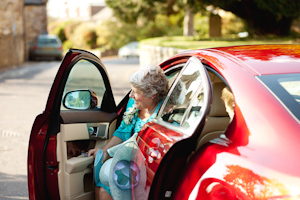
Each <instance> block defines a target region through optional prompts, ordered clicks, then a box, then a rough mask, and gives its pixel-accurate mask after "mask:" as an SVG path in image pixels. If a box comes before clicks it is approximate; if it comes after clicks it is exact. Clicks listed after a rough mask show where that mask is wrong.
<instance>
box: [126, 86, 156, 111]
mask: <svg viewBox="0 0 300 200" xmlns="http://www.w3.org/2000/svg"><path fill="white" fill-rule="evenodd" d="M129 97H130V98H133V100H134V103H135V107H136V108H137V109H139V110H144V109H148V110H150V109H152V108H153V105H154V101H153V99H154V97H149V98H146V97H145V96H144V95H143V93H142V91H140V90H138V89H137V88H135V87H133V86H131V92H130V94H129Z"/></svg>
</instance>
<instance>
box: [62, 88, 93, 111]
mask: <svg viewBox="0 0 300 200" xmlns="http://www.w3.org/2000/svg"><path fill="white" fill-rule="evenodd" d="M97 104H98V98H97V95H96V93H95V92H93V91H91V90H74V91H70V92H68V93H67V94H66V95H65V96H64V99H63V105H64V107H66V108H68V109H75V110H87V109H94V108H95V107H97Z"/></svg>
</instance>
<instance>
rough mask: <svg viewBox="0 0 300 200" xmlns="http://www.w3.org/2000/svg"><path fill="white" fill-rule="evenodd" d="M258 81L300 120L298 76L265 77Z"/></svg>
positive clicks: (279, 75) (299, 78)
mask: <svg viewBox="0 0 300 200" xmlns="http://www.w3.org/2000/svg"><path fill="white" fill-rule="evenodd" d="M259 79H260V80H261V81H262V82H264V83H265V84H266V85H267V87H269V89H270V90H272V92H273V93H274V94H275V95H276V96H277V97H278V98H279V99H280V100H281V101H282V103H283V104H284V105H285V106H286V107H287V108H288V109H289V110H290V111H291V112H292V113H293V114H294V115H295V117H297V118H298V119H299V120H300V74H276V75H265V76H261V77H259Z"/></svg>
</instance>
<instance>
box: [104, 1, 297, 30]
mask: <svg viewBox="0 0 300 200" xmlns="http://www.w3.org/2000/svg"><path fill="white" fill-rule="evenodd" d="M106 3H107V5H108V6H109V7H111V8H112V9H113V10H114V13H115V15H116V16H117V17H118V18H119V19H121V20H123V21H125V22H127V23H136V22H137V21H138V19H140V18H143V19H147V20H151V21H154V20H155V16H156V15H157V14H164V15H171V14H174V13H178V12H182V11H184V10H186V9H189V8H193V11H194V12H195V13H196V12H198V11H200V10H201V9H202V10H203V9H205V8H206V6H208V5H213V6H214V7H215V8H221V9H223V10H226V11H230V12H232V13H234V14H235V15H237V16H238V17H240V18H242V19H243V20H244V21H245V24H246V26H247V27H248V30H249V32H250V33H253V34H259V35H263V34H277V35H287V34H289V32H290V27H291V25H292V22H293V20H294V19H296V18H298V17H299V16H300V1H299V0H119V1H113V0H106Z"/></svg>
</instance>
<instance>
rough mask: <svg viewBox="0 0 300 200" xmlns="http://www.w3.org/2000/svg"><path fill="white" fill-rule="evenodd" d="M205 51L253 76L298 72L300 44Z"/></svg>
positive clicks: (236, 47) (299, 66) (234, 47)
mask: <svg viewBox="0 0 300 200" xmlns="http://www.w3.org/2000/svg"><path fill="white" fill-rule="evenodd" d="M205 51H210V52H211V53H214V54H218V55H221V57H222V58H227V59H230V60H232V61H234V62H236V63H238V64H239V65H240V66H241V67H243V68H245V69H246V70H247V71H248V72H249V73H251V74H252V75H253V76H258V75H269V74H289V73H300V45H246V46H231V47H220V48H211V49H205ZM219 58H220V57H219Z"/></svg>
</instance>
